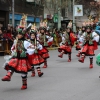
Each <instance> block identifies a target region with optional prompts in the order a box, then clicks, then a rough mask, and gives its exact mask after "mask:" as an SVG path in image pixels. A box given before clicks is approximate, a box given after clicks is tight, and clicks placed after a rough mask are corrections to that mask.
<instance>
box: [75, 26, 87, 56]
mask: <svg viewBox="0 0 100 100" xmlns="http://www.w3.org/2000/svg"><path fill="white" fill-rule="evenodd" d="M85 33H86V26H82V30H80V31H79V34H78V40H77V42H76V50H78V54H77V55H76V56H77V57H80V55H81V49H82V46H83V42H84V35H85Z"/></svg>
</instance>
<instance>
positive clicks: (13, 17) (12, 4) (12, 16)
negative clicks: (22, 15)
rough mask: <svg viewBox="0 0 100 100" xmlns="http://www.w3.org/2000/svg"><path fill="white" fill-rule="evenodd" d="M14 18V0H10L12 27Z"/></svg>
mask: <svg viewBox="0 0 100 100" xmlns="http://www.w3.org/2000/svg"><path fill="white" fill-rule="evenodd" d="M14 21H15V19H14V0H12V26H13V27H14V24H15V22H14Z"/></svg>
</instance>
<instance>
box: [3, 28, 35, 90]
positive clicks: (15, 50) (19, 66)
mask: <svg viewBox="0 0 100 100" xmlns="http://www.w3.org/2000/svg"><path fill="white" fill-rule="evenodd" d="M17 38H18V39H16V40H15V41H14V44H13V46H12V48H11V51H12V58H11V59H10V60H9V62H8V63H7V65H6V66H5V69H6V70H7V75H6V76H4V77H3V78H2V81H11V77H12V75H13V73H14V72H16V73H20V74H22V75H21V77H22V87H21V90H24V89H27V73H28V71H30V70H31V65H30V63H29V61H28V58H27V53H29V54H33V53H34V51H35V49H31V48H30V47H31V46H32V44H31V43H29V42H28V41H26V40H25V39H24V33H23V32H22V29H21V30H19V32H18V35H17Z"/></svg>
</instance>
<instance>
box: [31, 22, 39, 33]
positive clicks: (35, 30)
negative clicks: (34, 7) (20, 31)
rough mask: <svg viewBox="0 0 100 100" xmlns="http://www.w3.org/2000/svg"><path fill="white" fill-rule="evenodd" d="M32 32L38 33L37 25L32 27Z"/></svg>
mask: <svg viewBox="0 0 100 100" xmlns="http://www.w3.org/2000/svg"><path fill="white" fill-rule="evenodd" d="M30 31H31V32H34V33H36V32H37V27H36V25H35V23H34V24H33V25H32V26H31V30H30Z"/></svg>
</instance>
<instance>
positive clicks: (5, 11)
mask: <svg viewBox="0 0 100 100" xmlns="http://www.w3.org/2000/svg"><path fill="white" fill-rule="evenodd" d="M8 23H9V2H8V1H7V0H0V24H1V25H2V26H3V27H5V26H7V24H8Z"/></svg>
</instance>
